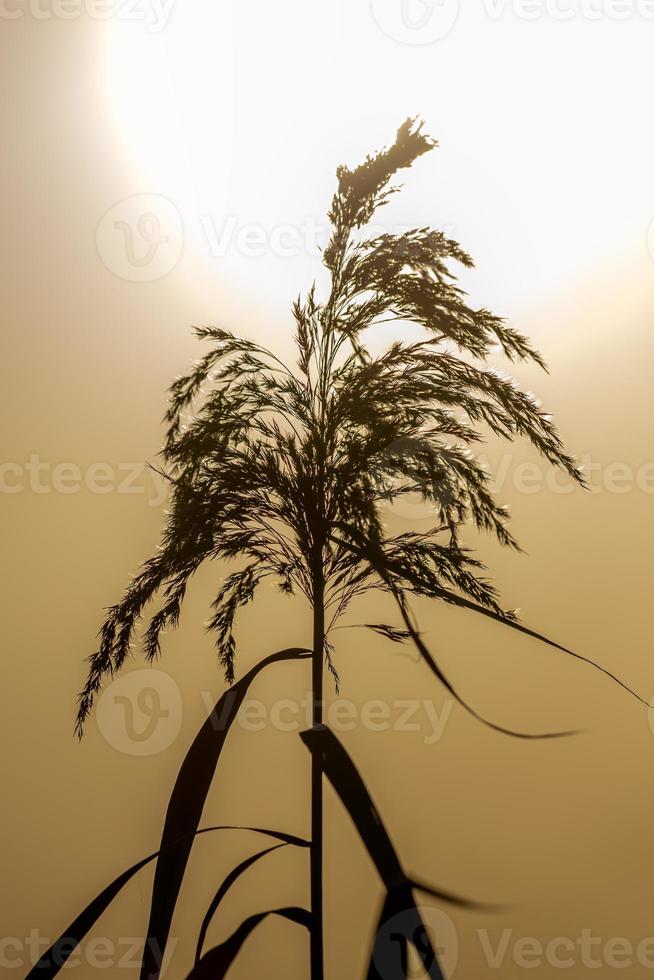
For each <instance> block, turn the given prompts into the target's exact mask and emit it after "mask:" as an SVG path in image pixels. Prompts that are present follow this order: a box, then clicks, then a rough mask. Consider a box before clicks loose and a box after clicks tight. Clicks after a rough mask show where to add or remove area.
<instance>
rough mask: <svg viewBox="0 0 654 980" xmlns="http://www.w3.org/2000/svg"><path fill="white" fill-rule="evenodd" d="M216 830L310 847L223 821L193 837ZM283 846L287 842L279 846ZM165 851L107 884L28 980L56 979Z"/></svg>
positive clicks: (176, 844) (296, 839)
mask: <svg viewBox="0 0 654 980" xmlns="http://www.w3.org/2000/svg"><path fill="white" fill-rule="evenodd" d="M214 830H251V831H253V832H254V833H257V834H266V835H267V836H268V837H273V838H277V839H278V840H281V841H283V842H284V844H299V845H301V846H302V847H309V841H307V840H304V839H303V838H301V837H294V836H292V835H291V834H285V833H282V832H281V831H278V830H268V829H266V828H263V827H244V826H240V825H233V824H223V825H220V826H216V827H203V828H202V829H201V830H196V831H195V833H194V834H193V837H199V836H200V834H208V833H211V832H213V831H214ZM183 843H184V841H181V840H178V841H175V842H173V843H172V844H168V845H167V847H168V848H175V847H180V846H182V845H183ZM278 846H280V847H281V846H283V844H281V845H278ZM160 854H161V850H159V851H155V852H154V853H153V854H148V856H147V857H144V858H142V859H141V860H140V861H137V862H136V864H133V865H132V866H131V868H127V870H126V871H123V872H122V874H119V875H118V877H117V878H114V880H113V881H112V882H111V883H110V884H109V885H107V887H106V888H104V889H103V890H102V891H101V892H100V893H99V895H96V897H95V898H94V899H93V900H92V901H91V902H89V904H88V905H87V906H86V908H85V909H84V910H83V911H82V912H80V914H79V915H78V916H77V918H76V919H74V920H73V922H71V924H70V925H69V926H68V928H67V929H66V930H65V932H63V933H62V934H61V936H60V937H59V938H58V939H57V940H56V941H55V942H54V943H53V944H52V946H50V948H49V949H48V950H47V951H46V952H45V953H44V954H43V956H42V957H41V958H40V960H39V961H38V963H36V964H35V965H34V966H33V967H32V969H31V970H30V972H29V973H28V974H27V977H26V978H25V980H52V978H53V977H56V975H57V974H58V973H59V971H60V970H61V968H62V967H63V966H64V965H65V963H66V961H67V960H68V959H69V957H70V956H71V955H72V954H73V952H74V951H75V948H76V947H77V946H78V945H79V943H81V941H82V940H83V939H84V936H85V935H86V934H87V933H88V932H89V930H90V929H91V928H92V927H93V926H94V925H95V923H96V922H97V920H98V919H99V918H100V916H101V915H102V913H103V912H104V911H105V910H106V909H107V908H108V907H109V905H110V904H111V902H113V900H114V898H115V897H116V895H118V893H119V892H120V891H121V890H122V889H123V888H124V887H125V885H126V884H127V882H128V881H130V879H131V878H133V877H134V875H135V874H136V873H137V872H138V871H140V870H141V868H144V867H145V866H146V865H147V864H149V863H150V862H151V861H154V860H155V858H158V857H159V855H160ZM154 954H155V956H157V957H161V959H162V960H163V954H164V951H163V949H161V950H155V951H154Z"/></svg>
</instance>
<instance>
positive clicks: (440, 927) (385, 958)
mask: <svg viewBox="0 0 654 980" xmlns="http://www.w3.org/2000/svg"><path fill="white" fill-rule="evenodd" d="M407 944H408V958H405V948H406V946H407ZM458 958H459V940H458V936H457V932H456V928H455V926H454V923H453V922H452V920H451V919H450V917H449V915H447V914H446V913H445V912H443V911H441V909H435V908H424V907H420V906H419V907H418V908H414V909H406V910H405V911H404V912H398V913H397V915H394V916H392V917H391V918H390V919H388V920H387V921H386V922H385V923H384V925H383V926H382V928H381V929H380V930H379V932H378V933H377V936H376V939H375V949H374V953H373V960H374V964H375V968H376V970H377V973H378V974H379V976H380V977H381V978H382V980H392V978H393V977H397V976H406V977H416V978H417V977H425V976H434V975H436V976H437V975H438V973H432V968H433V965H434V960H436V961H437V963H438V966H439V967H440V970H441V972H442V974H443V976H444V977H445V980H451V978H452V977H453V976H454V971H455V970H456V964H457V961H458ZM400 970H401V971H403V972H399V971H400Z"/></svg>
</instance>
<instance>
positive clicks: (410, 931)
mask: <svg viewBox="0 0 654 980" xmlns="http://www.w3.org/2000/svg"><path fill="white" fill-rule="evenodd" d="M300 738H301V739H302V741H303V742H304V744H305V745H306V746H307V748H308V749H309V750H310V752H311V753H312V754H314V755H317V756H318V758H319V760H320V763H321V766H322V769H323V772H324V773H325V775H326V776H327V778H328V779H329V781H330V783H331V784H332V786H333V787H334V789H335V790H336V792H337V793H338V795H339V797H340V799H341V802H342V803H343V805H344V806H345V808H346V810H347V811H348V813H349V814H350V818H351V819H352V822H353V823H354V826H355V827H356V829H357V832H358V834H359V837H360V838H361V840H362V842H363V844H364V846H365V848H366V850H367V851H368V854H369V855H370V857H371V858H372V861H373V863H374V864H375V867H376V868H377V871H378V872H379V876H380V878H381V879H382V881H383V882H384V885H385V887H386V892H387V895H386V900H385V902H384V908H383V910H382V916H381V919H380V924H379V926H378V929H377V933H376V938H375V945H374V947H373V955H372V958H371V965H370V970H371V971H372V972H369V974H368V978H369V980H377V978H380V980H381V978H383V980H405V978H406V977H408V973H407V943H408V942H409V941H410V942H411V943H412V945H414V946H415V947H416V949H417V951H418V953H419V955H420V957H421V960H422V963H423V966H424V967H425V969H426V970H427V975H428V976H429V977H430V978H431V980H443V975H442V973H441V970H440V966H439V965H438V958H437V956H436V952H435V950H434V949H433V947H432V944H431V940H430V938H429V935H428V933H427V930H426V929H425V927H424V924H423V922H422V919H421V917H420V913H419V911H418V909H417V908H416V904H415V902H414V899H413V894H412V889H413V888H420V890H421V891H426V892H427V893H428V894H430V895H432V896H433V897H434V898H438V899H440V900H441V901H445V902H449V903H450V904H452V905H457V906H459V907H461V908H467V909H480V908H482V907H486V908H487V906H481V905H480V904H479V903H476V902H471V901H470V900H469V899H465V898H461V897H459V896H457V895H452V894H450V893H449V892H444V891H441V890H440V889H436V888H432V887H431V886H429V885H425V884H424V883H422V882H421V883H420V884H418V882H415V881H413V880H412V879H410V878H409V877H408V876H407V874H406V872H405V871H404V869H403V867H402V865H401V863H400V859H399V857H398V855H397V852H396V851H395V848H394V847H393V843H392V841H391V839H390V837H389V835H388V831H387V830H386V828H385V826H384V823H383V821H382V818H381V816H380V813H379V811H378V809H377V807H376V806H375V804H374V802H373V800H372V797H371V796H370V793H369V792H368V790H367V788H366V785H365V783H364V782H363V779H362V778H361V776H360V774H359V771H358V770H357V768H356V766H355V765H354V763H353V762H352V760H351V759H350V757H349V755H348V754H347V752H346V751H345V749H344V748H343V746H342V745H341V743H340V742H339V740H338V739H337V738H336V736H335V735H334V733H333V732H331V731H330V730H329V729H328V728H327V727H326V726H325V725H318V726H316V727H314V728H312V729H310V730H308V731H305V732H302V733H301V734H300ZM400 913H401V916H400V915H399V914H400ZM396 916H398V917H399V918H398V920H397V921H398V922H399V923H400V925H402V931H403V934H401V935H400V937H399V939H398V942H397V944H396V945H395V947H389V944H388V938H389V937H388V928H387V926H388V922H389V920H390V919H392V918H394V917H396ZM389 958H390V962H389V964H388V972H384V973H380V972H377V973H376V972H374V971H375V969H378V967H379V964H380V963H381V964H383V963H384V960H385V959H389ZM391 969H392V970H393V971H394V972H391ZM402 971H403V972H402Z"/></svg>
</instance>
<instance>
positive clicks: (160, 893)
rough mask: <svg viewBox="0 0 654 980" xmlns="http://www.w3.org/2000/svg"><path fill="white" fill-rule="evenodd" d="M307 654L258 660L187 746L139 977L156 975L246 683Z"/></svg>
mask: <svg viewBox="0 0 654 980" xmlns="http://www.w3.org/2000/svg"><path fill="white" fill-rule="evenodd" d="M310 656H311V651H310V650H306V649H305V648H299V647H295V648H290V649H287V650H280V651H278V652H277V653H273V654H271V655H270V656H268V657H266V658H265V659H264V660H261V661H260V662H259V663H258V664H256V665H255V666H254V667H253V668H252V669H251V670H250V671H248V673H247V674H245V675H244V676H243V677H242V678H241V679H240V680H239V681H237V682H236V683H235V684H233V685H232V686H231V687H230V688H229V689H228V690H227V691H225V693H224V694H223V695H222V697H221V698H220V699H219V700H218V702H217V703H216V705H215V707H214V709H213V711H212V712H211V714H210V715H209V717H208V718H207V720H206V721H205V723H204V724H203V725H202V728H201V729H200V731H199V732H198V734H197V735H196V737H195V739H194V741H193V744H192V745H191V747H190V749H189V750H188V752H187V754H186V757H185V759H184V761H183V762H182V765H181V767H180V770H179V773H178V775H177V779H176V781H175V786H174V788H173V792H172V794H171V797H170V801H169V803H168V809H167V811H166V818H165V821H164V828H163V833H162V836H161V851H162V853H161V856H160V857H159V859H158V860H157V867H156V871H155V876H154V883H153V885H152V903H151V906H150V922H149V925H148V933H147V939H146V944H145V953H144V956H143V965H142V967H141V974H140V977H141V980H157V978H158V977H159V972H160V965H161V959H162V957H163V954H164V952H165V948H166V942H167V940H168V935H169V933H170V926H171V923H172V919H173V912H174V911H175V905H176V903H177V896H178V895H179V890H180V888H181V885H182V880H183V878H184V872H185V871H186V865H187V863H188V859H189V856H190V853H191V848H192V846H193V834H194V832H195V831H196V830H197V828H198V825H199V823H200V819H201V817H202V810H203V809H204V804H205V800H206V798H207V794H208V793H209V788H210V786H211V782H212V780H213V777H214V773H215V771H216V765H217V764H218V759H219V757H220V753H221V752H222V749H223V746H224V744H225V739H226V738H227V733H228V732H229V729H230V726H231V724H232V722H233V721H234V719H235V718H236V715H237V713H238V710H239V708H240V706H241V704H242V703H243V700H244V698H245V695H246V693H247V691H248V688H249V687H250V684H251V683H252V681H253V680H254V679H255V677H256V676H257V675H258V674H259V673H260V671H261V670H263V668H264V667H267V666H269V665H270V664H273V663H278V662H279V661H282V660H296V659H302V658H305V657H310ZM175 841H182V843H181V845H180V846H179V847H176V848H174V849H172V850H169V849H168V847H167V845H168V844H171V843H173V842H175ZM155 951H156V954H155ZM157 960H158V962H157Z"/></svg>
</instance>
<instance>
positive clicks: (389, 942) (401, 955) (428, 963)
mask: <svg viewBox="0 0 654 980" xmlns="http://www.w3.org/2000/svg"><path fill="white" fill-rule="evenodd" d="M409 943H411V945H412V946H413V947H414V948H415V949H416V951H417V953H418V955H419V957H420V961H421V963H422V966H423V967H424V969H425V972H426V975H427V976H428V977H429V978H430V980H444V977H443V972H442V970H441V968H440V965H439V963H438V959H437V958H436V956H435V955H434V953H433V949H432V946H431V943H430V941H429V937H428V935H427V931H426V929H425V926H424V923H423V922H422V919H421V917H420V914H419V912H418V910H417V909H416V908H415V906H413V905H410V906H409V907H408V908H406V907H405V904H404V902H403V901H401V900H400V899H399V897H398V895H397V894H394V893H391V894H388V895H387V896H386V899H385V901H384V904H383V906H382V911H381V915H380V917H379V922H378V923H377V929H376V930H375V938H374V941H373V946H372V952H371V955H370V964H369V966H368V973H367V980H407V977H409V976H410V974H409ZM411 975H413V974H411Z"/></svg>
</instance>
